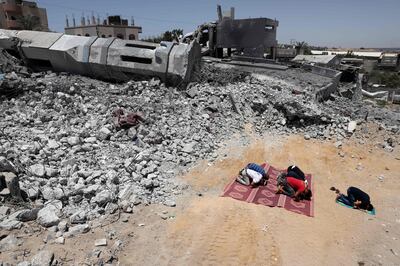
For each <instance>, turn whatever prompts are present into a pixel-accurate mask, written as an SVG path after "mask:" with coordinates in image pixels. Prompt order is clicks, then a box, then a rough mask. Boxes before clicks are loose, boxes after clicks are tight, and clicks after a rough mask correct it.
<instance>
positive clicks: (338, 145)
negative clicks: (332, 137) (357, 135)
mask: <svg viewBox="0 0 400 266" xmlns="http://www.w3.org/2000/svg"><path fill="white" fill-rule="evenodd" d="M342 144H343V143H342V142H341V141H336V142H335V147H336V148H338V149H339V148H342Z"/></svg>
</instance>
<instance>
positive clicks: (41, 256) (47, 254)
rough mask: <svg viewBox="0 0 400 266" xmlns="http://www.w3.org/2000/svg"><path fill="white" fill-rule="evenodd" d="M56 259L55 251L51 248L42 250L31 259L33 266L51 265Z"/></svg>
mask: <svg viewBox="0 0 400 266" xmlns="http://www.w3.org/2000/svg"><path fill="white" fill-rule="evenodd" d="M53 260H54V253H53V252H51V251H49V250H42V251H40V252H39V253H38V254H36V255H35V256H33V258H32V260H31V265H32V266H51V264H52V262H53Z"/></svg>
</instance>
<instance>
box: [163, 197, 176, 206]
mask: <svg viewBox="0 0 400 266" xmlns="http://www.w3.org/2000/svg"><path fill="white" fill-rule="evenodd" d="M164 205H165V206H168V207H175V206H176V203H175V201H173V200H170V199H168V200H166V201H164Z"/></svg>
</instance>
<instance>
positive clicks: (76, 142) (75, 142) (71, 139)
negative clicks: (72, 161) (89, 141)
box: [67, 137, 81, 146]
mask: <svg viewBox="0 0 400 266" xmlns="http://www.w3.org/2000/svg"><path fill="white" fill-rule="evenodd" d="M67 142H68V144H69V145H71V146H76V145H79V144H80V143H81V140H80V139H79V137H69V138H68V140H67Z"/></svg>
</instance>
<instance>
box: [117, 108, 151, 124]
mask: <svg viewBox="0 0 400 266" xmlns="http://www.w3.org/2000/svg"><path fill="white" fill-rule="evenodd" d="M112 116H113V121H114V125H115V127H116V128H130V127H134V126H136V125H138V124H139V123H140V122H143V121H144V118H143V116H142V115H141V114H139V113H132V112H126V111H125V110H124V109H122V108H118V109H115V110H114V111H113V113H112Z"/></svg>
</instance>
